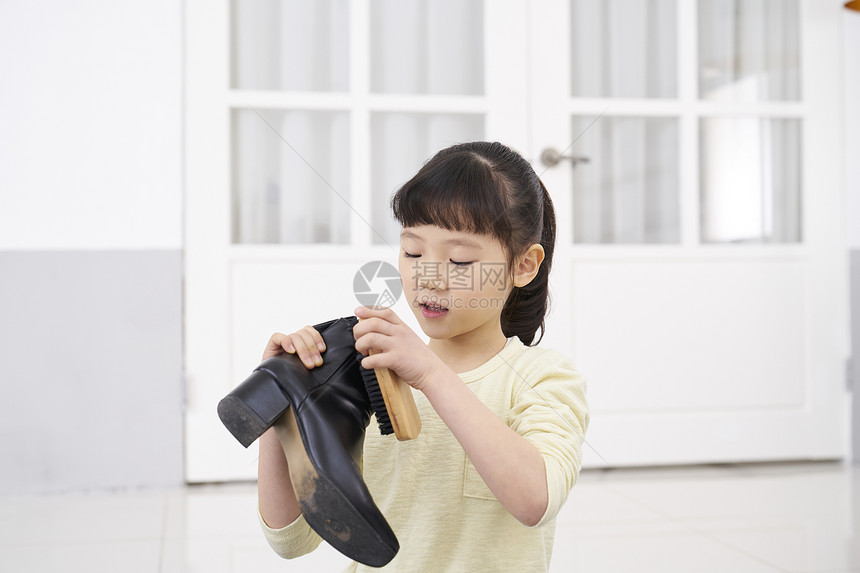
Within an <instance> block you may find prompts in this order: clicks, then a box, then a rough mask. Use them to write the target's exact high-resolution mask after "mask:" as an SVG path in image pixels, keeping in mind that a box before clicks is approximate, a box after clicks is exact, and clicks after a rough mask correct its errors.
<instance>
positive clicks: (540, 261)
mask: <svg viewBox="0 0 860 573" xmlns="http://www.w3.org/2000/svg"><path fill="white" fill-rule="evenodd" d="M391 205H392V209H393V212H394V217H395V218H396V219H397V220H398V221H399V222H400V224H401V225H402V226H403V230H402V233H401V244H400V246H401V249H400V257H399V268H400V277H401V281H402V283H403V287H404V295H405V296H407V297H408V300H409V302H410V306H411V310H412V312H413V313H414V314H415V316H416V318H417V320H418V323H419V324H420V326H421V329H422V330H423V331H424V333H425V334H426V335H427V336H428V337H429V338H430V342H429V344H425V343H424V342H423V341H422V340H421V339H420V338H419V337H418V335H416V334H415V333H414V332H413V331H412V330H411V329H410V328H409V327H408V326H407V325H405V324H404V323H403V322H402V321H401V320H400V319H399V317H398V316H397V315H396V314H395V313H394V312H393V311H392V310H391V309H370V308H366V307H359V308H357V309H356V310H355V313H356V315H357V316H358V317H359V318H360V319H362V320H361V322H359V323H358V324H357V325H356V326H355V328H354V331H353V332H354V335H355V338H356V343H355V345H356V349H357V350H358V351H360V352H361V353H362V354H363V355H365V358H364V359H363V360H362V366H364V367H365V368H376V367H386V368H389V369H391V370H393V371H394V372H396V373H397V374H398V375H400V377H401V378H403V380H405V381H406V382H408V383H409V384H410V385H411V386H412V388H413V389H414V390H416V391H417V392H414V394H415V398H416V403H417V405H418V410H419V413H420V415H421V421H422V426H423V427H422V430H421V434H420V435H419V437H418V438H416V439H414V440H411V441H407V442H398V441H397V440H395V439H392V437H391V436H380V435H377V434H376V433H375V432H368V433H367V437H366V441H365V446H364V479H365V482H366V484H367V486H368V488H369V490H370V492H371V494H372V495H373V498H374V500H375V501H376V503H377V505H378V506H379V509H380V510H381V511H382V513H383V514H384V515H385V517H386V519H387V520H388V522H389V524H390V525H391V527H392V529H393V530H394V532H395V533H396V534H397V537H398V539H399V541H400V552H399V553H398V554H397V556H396V557H395V558H394V559H393V560H392V561H391V562H390V563H389V564H388V565H387V566H386V567H385V568H384V569H385V570H390V571H408V572H410V573H413V572H416V571H432V572H439V571H517V572H521V571H546V570H547V569H548V567H549V560H550V556H551V554H552V542H553V534H554V530H555V519H554V518H555V515H556V513H557V512H558V510H559V508H560V507H561V505H562V504H563V503H564V501H565V500H566V498H567V495H568V492H569V491H570V489H571V487H572V486H573V484H574V482H575V481H576V477H577V475H578V473H579V468H580V459H581V453H582V450H581V445H582V442H583V441H584V436H585V430H586V427H587V426H588V420H589V414H588V407H587V404H586V400H585V381H584V379H583V378H582V376H581V375H580V374H578V373H577V372H576V371H575V370H574V368H573V367H572V366H571V364H570V362H569V361H568V360H567V359H566V358H565V357H563V356H562V355H560V354H558V353H557V352H555V351H552V350H547V349H541V348H537V347H536V346H531V345H532V344H537V343H538V342H540V338H541V337H542V336H543V329H544V316H545V314H546V311H547V303H548V297H549V290H548V289H549V287H548V278H549V271H550V266H551V263H552V253H553V247H554V244H555V214H554V211H553V206H552V202H551V200H550V197H549V194H548V193H547V191H546V188H545V187H544V185H543V183H542V182H541V181H540V179H539V178H538V176H537V174H535V172H534V170H533V169H532V168H531V166H530V165H529V164H528V162H527V161H525V160H524V159H523V158H522V157H521V156H520V155H519V154H517V153H516V152H514V151H512V150H511V149H509V148H507V147H505V146H504V145H501V144H499V143H487V142H474V143H466V144H460V145H455V146H453V147H450V148H448V149H445V150H443V151H440V152H439V153H438V154H437V155H436V156H435V157H433V158H432V159H431V160H430V161H428V162H427V163H426V164H425V165H424V166H423V167H422V168H421V170H420V171H419V172H418V173H417V174H416V175H415V176H414V177H413V178H412V179H411V180H410V181H409V182H407V183H406V184H405V185H404V186H403V187H402V188H401V189H400V190H398V191H397V193H396V194H395V195H394V197H393V199H392V202H391ZM538 330H540V331H541V332H540V336H537V332H538ZM536 336H537V339H536ZM324 349H325V346H324V343H323V341H322V337H321V336H320V335H319V333H318V332H316V331H315V330H314V329H313V328H311V327H305V328H304V329H302V330H299V331H298V332H295V333H293V334H290V335H285V334H280V333H276V334H274V335H273V336H272V337H271V339H270V340H269V343H268V345H267V347H266V350H265V353H264V355H263V359H266V358H268V357H270V356H273V355H276V354H279V353H281V352H289V353H296V354H298V356H299V357H300V358H301V360H302V362H303V363H304V364H305V366H307V367H308V368H313V367H314V366H319V365H321V364H322V357H321V354H320V353H321V351H323V350H324ZM371 351H372V355H370V354H371ZM277 431H278V428H277V427H276V428H272V429H270V430H269V431H268V432H267V433H266V434H265V435H264V436H263V437H262V438H261V440H260V459H259V485H258V490H259V504H260V506H259V510H260V517H261V522H262V527H263V530H264V532H265V534H266V537H267V539H268V540H269V543H270V544H271V545H272V547H273V548H274V549H275V550H276V551H277V552H278V553H279V554H280V555H282V556H283V557H287V558H290V557H296V556H298V555H302V554H304V553H307V552H309V551H312V550H313V549H315V548H316V547H317V545H318V544H319V542H320V538H319V536H317V535H316V533H314V532H313V530H311V529H310V527H309V526H308V525H307V523H305V522H304V519H303V518H302V517H301V513H300V511H299V508H298V505H297V502H296V498H295V495H294V494H293V490H292V487H291V483H290V478H289V474H288V466H287V461H286V458H285V456H284V453H283V450H282V449H281V445H280V442H279V441H278V437H277ZM348 570H349V571H363V570H365V567H364V566H363V565H360V564H357V563H353V564H352V566H351V567H350V568H349V569H348ZM368 570H370V569H369V568H368Z"/></svg>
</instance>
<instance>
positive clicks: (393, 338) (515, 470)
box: [353, 308, 549, 526]
mask: <svg viewBox="0 0 860 573" xmlns="http://www.w3.org/2000/svg"><path fill="white" fill-rule="evenodd" d="M356 314H357V315H358V316H360V317H362V318H363V319H364V320H362V322H359V323H358V324H357V325H356V326H355V328H354V329H353V332H354V334H355V335H356V339H357V340H356V348H357V349H358V350H359V351H360V352H362V354H367V353H368V350H369V349H371V348H372V349H373V351H374V354H373V355H372V356H367V357H365V358H364V359H363V360H362V366H364V367H365V368H376V367H379V366H382V367H386V368H390V369H391V370H394V371H395V372H397V374H398V375H400V377H401V378H403V380H405V381H406V382H408V383H409V384H410V385H411V386H412V387H414V388H416V389H417V390H420V391H422V392H423V393H424V395H425V396H426V397H427V399H428V400H429V401H430V404H431V405H432V406H433V408H434V409H435V410H436V412H437V413H438V414H439V417H440V418H441V419H442V420H443V421H444V422H445V424H446V425H447V426H448V428H449V429H450V430H451V433H453V434H454V436H455V437H456V438H457V440H458V441H459V442H460V445H461V446H462V447H463V450H464V451H465V452H466V455H467V456H469V459H470V460H471V462H472V464H473V465H474V466H475V469H476V470H478V473H479V474H480V475H481V477H482V478H483V480H484V482H485V483H486V484H487V486H488V487H489V488H490V491H492V492H493V495H495V496H496V499H498V500H499V502H500V503H501V504H502V506H504V508H505V509H507V510H508V512H509V513H510V514H511V515H513V516H514V517H515V518H516V519H518V520H519V521H520V522H522V523H523V524H525V525H529V526H532V525H535V524H537V523H538V522H539V521H540V519H541V517H543V515H544V513H545V512H546V508H547V503H548V499H549V493H548V491H547V481H546V467H545V465H544V460H543V456H541V454H540V452H539V451H538V449H537V448H536V447H535V446H534V445H532V444H531V443H530V442H529V441H528V440H526V439H525V438H524V437H522V436H520V435H519V434H517V433H516V432H515V431H513V430H512V429H511V428H510V427H508V425H507V424H505V423H504V422H503V421H502V420H500V419H499V418H498V417H496V415H495V414H493V412H492V411H491V410H490V409H489V408H487V406H486V405H484V403H483V402H481V401H480V400H479V399H478V397H477V396H475V394H474V393H473V392H472V391H471V390H470V389H469V388H468V387H467V386H466V384H465V383H463V380H462V379H461V378H460V377H459V376H458V375H457V374H456V373H455V372H454V371H453V370H452V369H451V368H449V367H448V366H447V365H446V364H445V363H444V362H442V360H441V359H440V358H439V357H438V356H436V354H434V353H433V351H432V350H430V349H429V348H428V347H427V345H426V344H424V342H423V341H422V340H421V339H420V338H418V336H417V335H416V334H415V333H414V332H412V330H411V329H410V328H409V327H408V326H407V325H405V324H403V323H402V322H401V321H400V320H399V318H397V315H396V314H395V313H394V311H392V310H390V309H386V310H372V309H367V308H359V309H356Z"/></svg>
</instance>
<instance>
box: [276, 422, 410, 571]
mask: <svg viewBox="0 0 860 573" xmlns="http://www.w3.org/2000/svg"><path fill="white" fill-rule="evenodd" d="M278 430H279V438H280V439H281V445H282V446H283V448H284V451H285V453H286V455H287V459H288V460H290V464H289V465H290V480H291V481H292V482H293V490H294V491H295V494H296V499H297V500H298V502H299V505H300V507H301V510H302V514H303V515H304V516H305V520H306V521H307V522H308V525H310V526H311V528H312V529H313V530H314V531H316V532H317V533H319V534H320V535H321V536H322V537H323V538H324V539H325V540H326V541H327V542H328V543H329V544H330V545H331V546H332V547H334V548H335V549H337V550H338V551H340V552H341V553H343V554H344V555H348V556H350V557H351V558H352V559H355V560H356V561H358V562H360V563H363V564H365V565H369V566H371V567H382V566H383V565H385V564H387V563H388V562H390V561H391V560H392V559H393V558H394V556H395V555H396V554H397V551H398V549H399V547H391V546H389V545H388V544H386V543H385V542H384V540H383V539H382V538H381V537H380V536H378V535H376V534H375V533H374V529H373V527H372V526H371V525H370V524H369V523H368V522H367V520H366V519H364V517H363V516H362V514H361V512H359V511H358V510H356V508H355V507H354V506H353V505H352V503H350V500H349V498H348V497H346V496H345V495H344V494H343V493H342V492H341V491H340V489H338V488H337V487H335V485H334V484H332V483H331V481H329V480H328V479H327V478H326V477H325V476H323V475H320V474H319V472H317V470H316V468H314V466H313V464H312V463H311V461H310V459H309V458H308V455H307V451H306V450H305V446H304V443H303V441H302V437H301V433H300V431H299V427H298V424H297V423H296V416H295V413H294V412H293V409H292V408H290V409H288V410H287V412H286V414H285V415H284V424H283V426H281V425H280V424H279V427H278Z"/></svg>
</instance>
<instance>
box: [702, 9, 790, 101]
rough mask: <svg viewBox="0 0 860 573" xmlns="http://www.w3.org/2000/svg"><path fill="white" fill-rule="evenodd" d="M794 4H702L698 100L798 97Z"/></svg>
mask: <svg viewBox="0 0 860 573" xmlns="http://www.w3.org/2000/svg"><path fill="white" fill-rule="evenodd" d="M799 13H800V9H799V7H798V3H797V0H744V1H743V2H740V1H734V2H731V1H727V0H700V1H699V97H700V98H702V99H716V100H735V101H765V100H798V99H800V31H799Z"/></svg>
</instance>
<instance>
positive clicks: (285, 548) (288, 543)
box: [257, 507, 322, 559]
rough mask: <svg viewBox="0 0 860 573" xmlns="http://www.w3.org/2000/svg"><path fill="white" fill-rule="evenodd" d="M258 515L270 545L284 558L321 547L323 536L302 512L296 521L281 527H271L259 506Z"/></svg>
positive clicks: (291, 557)
mask: <svg viewBox="0 0 860 573" xmlns="http://www.w3.org/2000/svg"><path fill="white" fill-rule="evenodd" d="M257 517H259V519H260V527H261V528H262V529H263V534H264V535H265V536H266V541H268V542H269V546H270V547H271V548H272V549H273V550H274V551H275V553H277V554H278V555H280V556H281V557H283V558H284V559H294V558H296V557H301V556H302V555H305V554H307V553H310V552H311V551H313V550H314V549H316V548H317V547H319V544H320V542H321V541H322V537H320V536H319V535H318V534H317V533H316V532H315V531H314V530H313V529H311V526H310V525H308V522H307V521H305V517H304V516H303V515H301V514H300V515H299V516H298V517H297V518H296V520H295V521H293V522H292V523H291V524H289V525H287V526H286V527H282V528H281V529H272V528H271V527H269V525H268V524H267V523H266V522H265V520H264V519H263V515H262V514H261V513H260V509H259V507H258V508H257Z"/></svg>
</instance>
